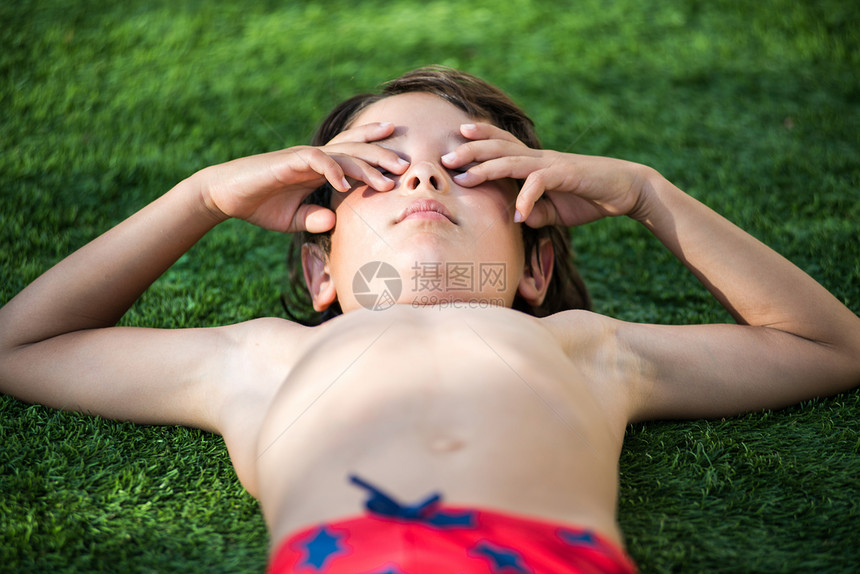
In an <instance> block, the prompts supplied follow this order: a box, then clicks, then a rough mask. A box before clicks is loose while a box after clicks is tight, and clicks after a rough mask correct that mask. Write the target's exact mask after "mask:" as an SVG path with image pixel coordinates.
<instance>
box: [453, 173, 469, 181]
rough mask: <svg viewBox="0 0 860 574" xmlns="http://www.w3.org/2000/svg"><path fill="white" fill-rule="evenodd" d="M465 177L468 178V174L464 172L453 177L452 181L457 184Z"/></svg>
mask: <svg viewBox="0 0 860 574" xmlns="http://www.w3.org/2000/svg"><path fill="white" fill-rule="evenodd" d="M467 177H469V174H468V173H467V172H465V171H464V172H463V173H458V174H457V175H455V176H454V177H453V180H454V181H456V182H457V183H462V182H463V181H464V180H465V179H466V178H467Z"/></svg>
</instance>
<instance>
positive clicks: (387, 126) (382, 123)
mask: <svg viewBox="0 0 860 574" xmlns="http://www.w3.org/2000/svg"><path fill="white" fill-rule="evenodd" d="M379 127H381V128H390V127H391V122H379Z"/></svg>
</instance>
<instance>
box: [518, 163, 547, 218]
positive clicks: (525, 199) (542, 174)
mask: <svg viewBox="0 0 860 574" xmlns="http://www.w3.org/2000/svg"><path fill="white" fill-rule="evenodd" d="M546 177H547V172H546V170H537V171H533V172H532V173H530V174H529V175H528V177H526V180H525V182H524V183H523V187H522V188H521V189H520V192H519V194H517V201H516V213H517V214H519V217H518V219H520V221H528V219H529V217H530V216H531V214H532V211H533V209H534V208H535V206H536V205H537V204H538V203H539V202H538V200H539V199H540V198H541V197H542V196H543V194H544V192H545V191H546V189H547V181H546ZM542 203H543V204H546V203H550V202H548V201H544V202H542ZM545 208H546V206H545V205H543V206H542V207H541V208H540V209H541V211H540V212H539V213H538V215H536V216H535V217H540V218H541V219H540V220H539V221H542V220H543V219H542V218H543V217H544V216H548V215H549V213H547V212H546V209H545ZM534 221H535V220H534V219H532V222H534ZM544 225H546V224H545V223H544Z"/></svg>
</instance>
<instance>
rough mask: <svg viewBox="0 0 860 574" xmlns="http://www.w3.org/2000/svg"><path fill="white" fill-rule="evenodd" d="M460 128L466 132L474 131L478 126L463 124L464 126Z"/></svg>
mask: <svg viewBox="0 0 860 574" xmlns="http://www.w3.org/2000/svg"><path fill="white" fill-rule="evenodd" d="M460 127H461V128H462V129H464V130H473V129H475V128H476V127H477V126H476V125H475V124H463V125H461V126H460Z"/></svg>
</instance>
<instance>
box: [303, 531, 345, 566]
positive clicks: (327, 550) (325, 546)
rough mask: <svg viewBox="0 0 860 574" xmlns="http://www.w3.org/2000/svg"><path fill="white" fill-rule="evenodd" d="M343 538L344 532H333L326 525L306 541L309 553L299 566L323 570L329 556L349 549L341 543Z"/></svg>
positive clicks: (305, 545) (305, 544)
mask: <svg viewBox="0 0 860 574" xmlns="http://www.w3.org/2000/svg"><path fill="white" fill-rule="evenodd" d="M343 538H344V535H343V534H337V533H332V532H330V531H329V530H328V529H327V528H326V527H325V526H323V527H321V528H320V529H319V530H318V531H317V533H316V535H314V537H313V538H311V539H310V540H308V541H307V542H305V543H304V549H305V551H306V552H307V553H308V555H307V557H305V558H304V559H303V560H302V562H301V563H300V564H299V566H304V567H308V566H309V567H311V568H313V569H314V570H317V571H319V570H322V569H323V567H324V566H325V563H326V561H327V560H328V559H329V558H332V557H333V556H335V555H337V554H342V553H344V552H346V551H347V549H346V547H345V546H343V545H342V544H341V540H343Z"/></svg>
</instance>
